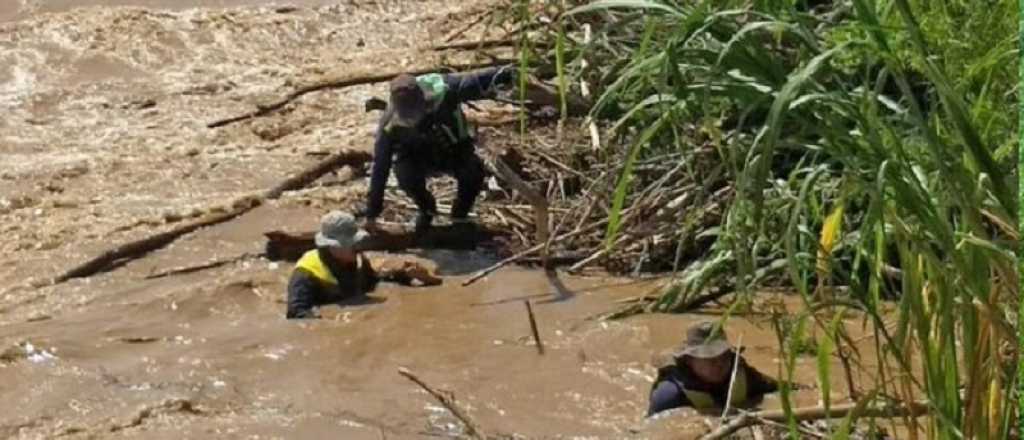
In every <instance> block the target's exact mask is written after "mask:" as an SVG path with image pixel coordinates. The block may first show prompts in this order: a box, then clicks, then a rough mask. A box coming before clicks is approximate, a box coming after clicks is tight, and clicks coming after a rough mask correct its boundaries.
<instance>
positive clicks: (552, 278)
mask: <svg viewBox="0 0 1024 440" xmlns="http://www.w3.org/2000/svg"><path fill="white" fill-rule="evenodd" d="M544 276H545V277H546V278H547V279H548V283H550V284H551V287H552V288H553V289H555V292H554V293H555V295H556V296H555V297H554V298H551V299H546V300H544V301H540V302H539V304H551V303H559V302H562V301H567V300H570V299H572V298H573V297H575V296H576V293H575V292H573V291H572V290H570V289H569V288H568V287H566V286H565V283H563V282H562V279H561V278H559V277H558V271H556V270H545V271H544Z"/></svg>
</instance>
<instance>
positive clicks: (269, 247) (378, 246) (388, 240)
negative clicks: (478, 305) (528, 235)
mask: <svg viewBox="0 0 1024 440" xmlns="http://www.w3.org/2000/svg"><path fill="white" fill-rule="evenodd" d="M367 232H369V233H370V237H369V238H367V240H366V241H365V242H364V243H363V244H362V245H361V246H360V247H361V248H362V249H363V250H367V251H402V250H406V249H415V248H419V249H453V250H471V249H476V247H477V246H478V245H480V244H482V243H488V242H491V241H492V240H493V239H494V238H496V237H498V236H500V235H506V234H507V233H506V232H504V231H498V230H495V229H488V228H485V227H475V228H465V227H460V226H457V225H450V226H449V225H445V226H434V227H432V228H430V229H429V230H427V232H425V233H424V234H422V235H419V236H417V235H416V234H415V233H414V232H413V231H412V230H410V229H407V228H404V227H400V226H392V225H387V224H378V225H377V227H376V228H375V229H373V230H369V231H367ZM263 235H264V236H265V237H266V238H267V243H266V247H265V251H264V252H265V253H266V256H267V259H269V260H271V261H281V260H284V261H296V260H298V259H299V258H300V257H302V254H304V253H305V252H306V251H309V250H311V249H314V248H316V245H315V244H314V242H313V237H314V236H315V235H316V231H303V232H294V233H289V232H285V231H270V232H266V233H264V234H263Z"/></svg>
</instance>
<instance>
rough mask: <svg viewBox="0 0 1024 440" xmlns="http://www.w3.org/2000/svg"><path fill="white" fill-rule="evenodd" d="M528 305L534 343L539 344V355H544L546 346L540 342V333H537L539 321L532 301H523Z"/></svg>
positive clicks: (527, 309) (527, 310) (527, 311)
mask: <svg viewBox="0 0 1024 440" xmlns="http://www.w3.org/2000/svg"><path fill="white" fill-rule="evenodd" d="M523 304H526V314H527V315H528V316H529V317H530V331H532V332H533V342H535V343H536V344H537V353H538V354H541V355H543V354H544V344H543V343H541V342H540V332H539V331H537V319H536V318H534V316H533V306H531V305H530V300H525V301H523Z"/></svg>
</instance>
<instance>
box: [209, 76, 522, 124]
mask: <svg viewBox="0 0 1024 440" xmlns="http://www.w3.org/2000/svg"><path fill="white" fill-rule="evenodd" d="M514 61H515V60H496V61H488V62H485V63H467V64H461V65H453V66H448V67H450V68H451V69H454V70H457V71H462V70H472V69H479V68H484V67H493V66H497V65H503V64H507V63H510V62H514ZM440 70H442V69H439V68H438V67H437V66H433V65H431V66H415V67H408V68H400V69H393V70H381V69H380V68H379V67H373V66H370V67H366V68H365V70H361V71H360V70H355V71H351V70H350V71H347V72H345V73H342V74H338V75H333V76H329V77H327V78H320V79H316V80H314V81H312V82H310V83H309V84H307V85H304V86H300V87H298V88H296V89H295V90H294V91H292V92H290V93H288V94H286V95H284V96H282V97H281V98H278V99H277V100H274V101H272V102H269V103H265V104H258V105H257V106H256V110H253V111H250V112H247V113H245V114H242V115H238V116H232V117H229V118H224V119H219V120H216V121H213V122H210V123H209V124H206V127H207V128H217V127H223V126H225V125H228V124H233V123H235V122H239V121H244V120H247V119H252V118H257V117H260V116H266V115H268V114H270V113H272V112H274V111H276V110H279V109H281V108H282V107H284V106H286V105H288V103H290V102H292V101H294V100H296V99H298V98H300V97H301V96H303V95H305V94H307V93H312V92H317V91H320V90H327V89H340V88H345V87H351V86H356V85H362V84H373V83H379V82H385V81H389V80H391V79H392V78H394V77H396V76H398V75H400V74H403V73H409V74H413V75H422V74H426V73H432V72H437V71H440Z"/></svg>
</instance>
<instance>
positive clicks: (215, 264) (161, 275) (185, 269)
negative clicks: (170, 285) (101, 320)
mask: <svg viewBox="0 0 1024 440" xmlns="http://www.w3.org/2000/svg"><path fill="white" fill-rule="evenodd" d="M262 255H263V254H254V253H251V252H246V253H244V254H241V255H235V256H233V257H228V258H222V259H219V260H213V261H208V262H206V263H202V264H196V265H192V266H185V267H178V268H174V269H170V270H165V271H161V272H157V273H153V274H149V275H146V277H145V278H144V279H147V280H154V279H157V278H166V277H169V276H173V275H184V274H187V273H193V272H199V271H201V270H206V269H213V268H216V267H221V266H224V265H227V264H231V263H235V262H238V261H242V260H247V259H249V258H256V257H259V256H262Z"/></svg>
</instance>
